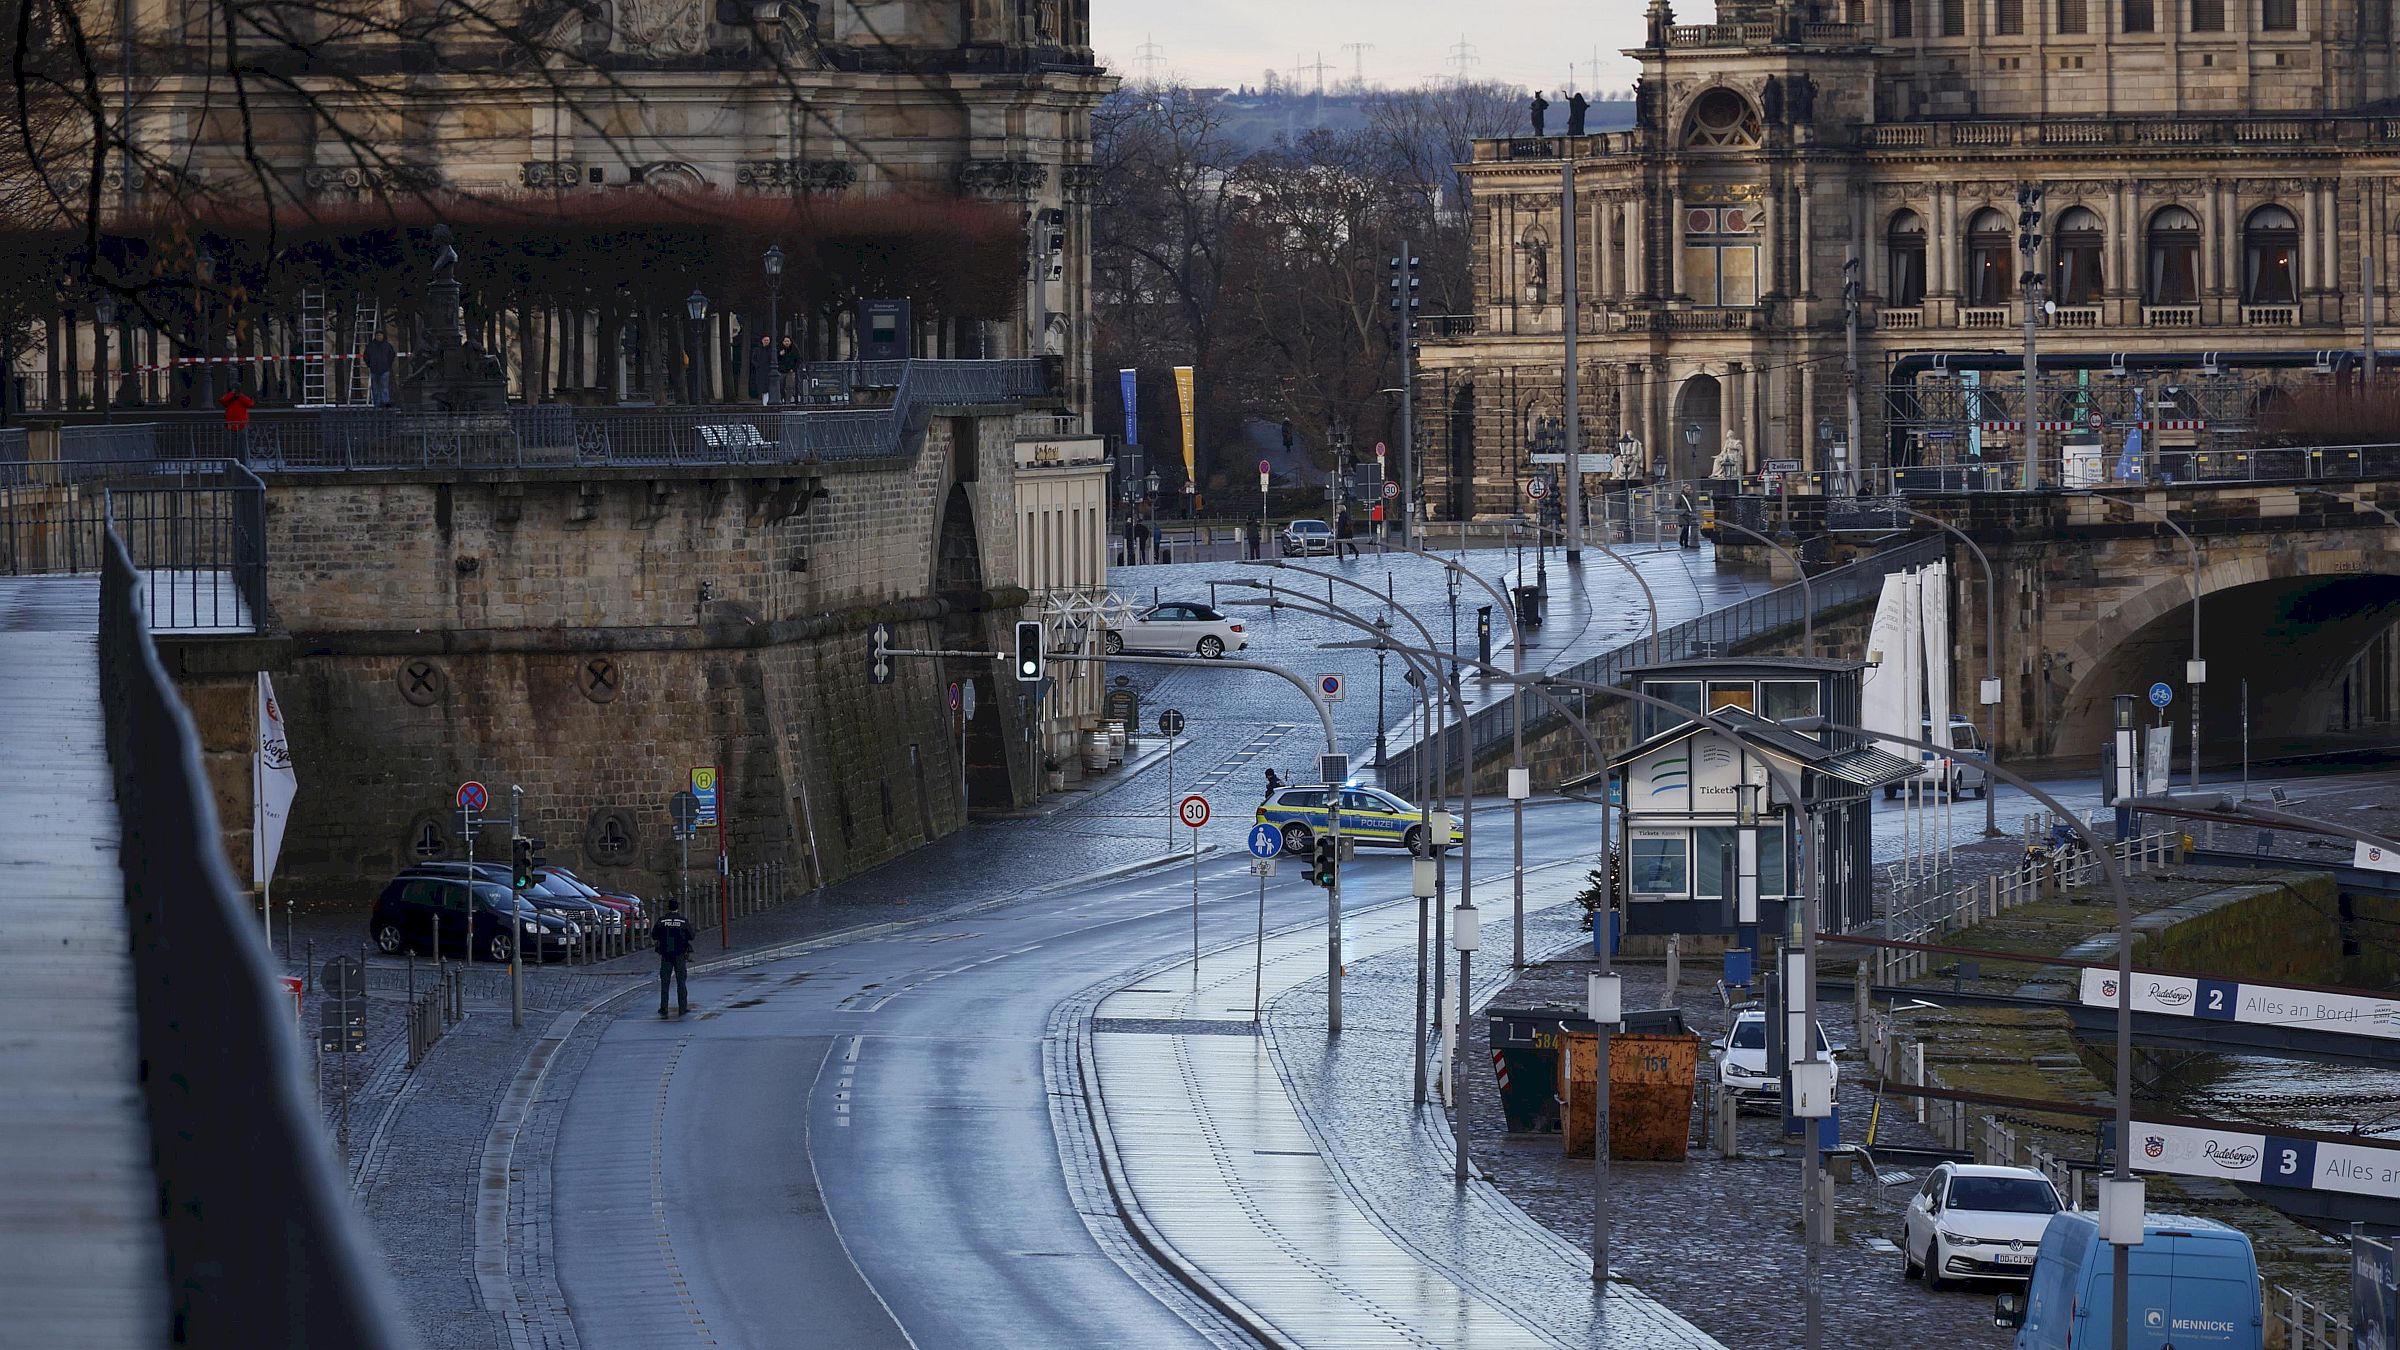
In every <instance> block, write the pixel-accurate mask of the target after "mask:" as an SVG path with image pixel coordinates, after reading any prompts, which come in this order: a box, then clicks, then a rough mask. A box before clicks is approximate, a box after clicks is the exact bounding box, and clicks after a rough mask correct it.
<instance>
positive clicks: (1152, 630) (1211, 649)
mask: <svg viewBox="0 0 2400 1350" xmlns="http://www.w3.org/2000/svg"><path fill="white" fill-rule="evenodd" d="M1249 645H1250V639H1249V638H1248V637H1247V636H1245V635H1244V634H1243V632H1242V626H1241V625H1240V624H1238V623H1236V622H1234V621H1233V620H1231V619H1228V618H1226V617H1225V616H1224V615H1222V614H1219V613H1218V612H1216V611H1215V610H1213V609H1210V608H1209V607H1208V606H1206V605H1203V604H1200V603H1198V602H1196V601H1189V600H1169V601H1167V602H1166V603H1165V604H1162V605H1153V606H1151V607H1150V609H1149V610H1148V611H1147V612H1145V613H1142V614H1137V615H1135V616H1134V618H1133V621H1132V622H1130V623H1125V624H1111V626H1110V627H1109V629H1108V631H1107V632H1105V633H1103V634H1101V635H1100V649H1101V650H1102V651H1104V652H1106V653H1108V654H1109V655H1110V656H1115V655H1116V654H1117V653H1119V652H1129V651H1130V652H1177V653H1181V652H1193V653H1196V654H1198V655H1201V656H1205V657H1208V658H1209V659H1210V660H1215V659H1216V658H1217V657H1220V656H1223V655H1224V654H1225V653H1227V652H1238V651H1240V650H1241V649H1242V648H1244V647H1247V646H1249Z"/></svg>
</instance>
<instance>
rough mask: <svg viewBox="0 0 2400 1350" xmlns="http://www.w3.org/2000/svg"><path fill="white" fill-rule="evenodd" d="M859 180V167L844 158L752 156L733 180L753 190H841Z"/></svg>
mask: <svg viewBox="0 0 2400 1350" xmlns="http://www.w3.org/2000/svg"><path fill="white" fill-rule="evenodd" d="M857 181H858V170H857V169H856V168H855V167H854V166H852V165H851V163H850V161H848V160H845V159H753V160H746V161H744V162H743V164H742V166H741V167H740V168H739V169H738V170H736V171H735V173H734V182H735V183H736V184H737V185H739V186H740V187H741V188H743V189H744V190H746V191H750V192H810V193H818V192H824V193H831V192H840V191H841V190H843V189H844V188H847V187H849V186H850V185H851V184H852V183H855V182H857Z"/></svg>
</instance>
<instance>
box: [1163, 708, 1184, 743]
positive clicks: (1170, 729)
mask: <svg viewBox="0 0 2400 1350" xmlns="http://www.w3.org/2000/svg"><path fill="white" fill-rule="evenodd" d="M1182 732H1183V714H1182V713H1179V712H1177V711H1175V710H1174V709H1173V708H1169V709H1167V710H1166V711H1165V712H1162V713H1160V714H1159V715H1158V734H1159V735H1161V736H1176V735H1181V734H1182Z"/></svg>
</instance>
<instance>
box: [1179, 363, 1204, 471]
mask: <svg viewBox="0 0 2400 1350" xmlns="http://www.w3.org/2000/svg"><path fill="white" fill-rule="evenodd" d="M1175 397H1176V399H1177V400H1178V401H1179V402H1181V403H1182V404H1183V476H1184V477H1185V478H1187V479H1189V480H1191V482H1192V485H1193V486H1194V487H1197V486H1199V482H1200V473H1199V470H1198V469H1197V468H1196V467H1194V464H1193V455H1194V454H1195V453H1196V450H1197V439H1198V438H1197V437H1196V436H1195V435H1194V434H1193V430H1192V368H1191V367H1190V366H1177V367H1175Z"/></svg>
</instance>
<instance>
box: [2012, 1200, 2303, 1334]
mask: <svg viewBox="0 0 2400 1350" xmlns="http://www.w3.org/2000/svg"><path fill="white" fill-rule="evenodd" d="M2142 1234H2143V1236H2142V1243H2141V1245H2140V1246H2138V1247H2134V1248H2132V1249H2131V1253H2132V1261H2131V1263H2130V1265H2129V1268H2128V1269H2129V1271H2130V1274H2131V1279H2130V1281H2129V1283H2128V1296H2127V1300H2126V1308H2127V1311H2128V1313H2129V1314H2130V1317H2131V1320H2132V1322H2133V1330H2132V1335H2131V1338H2130V1339H2129V1340H2128V1341H2127V1342H2126V1345H2127V1346H2128V1347H2129V1350H2261V1347H2262V1345H2263V1343H2264V1340H2265V1336H2266V1312H2265V1309H2264V1308H2263V1307H2261V1306H2260V1303H2259V1294H2258V1257H2257V1255H2256V1254H2255V1253H2254V1252H2252V1251H2251V1250H2250V1239H2249V1238H2248V1237H2247V1236H2246V1235H2244V1234H2243V1233H2242V1231H2241V1230H2240V1229H2237V1228H2229V1227H2227V1226H2225V1225H2224V1224H2221V1223H2218V1222H2216V1221H2215V1220H2213V1219H2192V1218H2185V1217H2182V1216H2180V1215H2174V1214H2152V1215H2148V1216H2146V1218H2145V1219H2144V1222H2143V1226H2142ZM2114 1269H2115V1259H2114V1256H2113V1255H2112V1253H2111V1252H2110V1251H2109V1249H2108V1244H2107V1243H2105V1242H2102V1241H2101V1240H2100V1223H2099V1220H2098V1219H2097V1218H2095V1217H2094V1216H2093V1215H2092V1214H2091V1213H2089V1212H2087V1211H2082V1210H2065V1211H2062V1212H2060V1213H2057V1214H2054V1215H2052V1216H2051V1217H2050V1226H2049V1227H2048V1228H2046V1229H2044V1230H2042V1245H2041V1248H2040V1249H2039V1250H2038V1251H2036V1252H2035V1253H2034V1258H2033V1278H2032V1280H2031V1281H2030V1282H2029V1283H2028V1284H2027V1285H2026V1287H2025V1288H2024V1289H2022V1290H2015V1289H2012V1290H2008V1291H2007V1292H2004V1293H2002V1294H2000V1295H1999V1296H1998V1298H1997V1299H1996V1300H1995V1301H1994V1303H1993V1313H1992V1320H1993V1321H1995V1322H1996V1323H1998V1324H1999V1325H2001V1326H2004V1327H2012V1326H2013V1327H2015V1328H2017V1341H2016V1346H2017V1350H2068V1347H2070V1346H2085V1347H2106V1346H2108V1345H2110V1344H2111V1343H2112V1342H2111V1339H2110V1337H2109V1334H2108V1332H2109V1327H2108V1323H2109V1313H2110V1309H2111V1305H2112V1302H2113V1299H2114V1295H2113V1293H2112V1290H2111V1281H2112V1277H2113V1272H2114Z"/></svg>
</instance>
